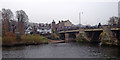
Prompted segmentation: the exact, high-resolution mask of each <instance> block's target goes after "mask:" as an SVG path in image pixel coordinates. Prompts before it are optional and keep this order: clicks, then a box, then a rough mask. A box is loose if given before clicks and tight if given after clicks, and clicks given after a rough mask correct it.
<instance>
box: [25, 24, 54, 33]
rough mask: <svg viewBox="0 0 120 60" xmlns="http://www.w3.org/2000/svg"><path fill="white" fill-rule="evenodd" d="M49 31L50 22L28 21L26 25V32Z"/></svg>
mask: <svg viewBox="0 0 120 60" xmlns="http://www.w3.org/2000/svg"><path fill="white" fill-rule="evenodd" d="M51 32H52V30H51V24H44V23H29V25H28V27H27V28H26V34H31V33H35V34H48V33H51Z"/></svg>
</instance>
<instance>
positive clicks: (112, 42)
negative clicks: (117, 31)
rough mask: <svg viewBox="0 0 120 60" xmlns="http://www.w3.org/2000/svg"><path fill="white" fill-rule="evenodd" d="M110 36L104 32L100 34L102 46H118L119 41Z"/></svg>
mask: <svg viewBox="0 0 120 60" xmlns="http://www.w3.org/2000/svg"><path fill="white" fill-rule="evenodd" d="M109 35H110V34H107V32H105V31H104V32H102V33H101V34H100V40H101V43H102V44H108V45H116V44H117V40H116V39H113V37H111V36H109Z"/></svg>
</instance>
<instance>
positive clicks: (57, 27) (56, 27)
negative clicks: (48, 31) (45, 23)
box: [52, 20, 73, 31]
mask: <svg viewBox="0 0 120 60" xmlns="http://www.w3.org/2000/svg"><path fill="white" fill-rule="evenodd" d="M72 25H73V24H72V23H71V22H70V21H69V20H66V21H59V23H57V24H56V23H55V21H54V20H53V22H52V31H61V30H67V29H70V28H71V27H72Z"/></svg>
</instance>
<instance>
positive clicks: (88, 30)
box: [59, 28, 120, 33]
mask: <svg viewBox="0 0 120 60" xmlns="http://www.w3.org/2000/svg"><path fill="white" fill-rule="evenodd" d="M111 30H120V28H111ZM84 31H85V32H90V31H103V29H102V28H100V29H84ZM70 32H79V30H68V31H61V32H59V33H70Z"/></svg>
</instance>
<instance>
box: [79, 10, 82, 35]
mask: <svg viewBox="0 0 120 60" xmlns="http://www.w3.org/2000/svg"><path fill="white" fill-rule="evenodd" d="M81 14H83V12H79V33H80V27H81V25H80V24H81Z"/></svg>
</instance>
